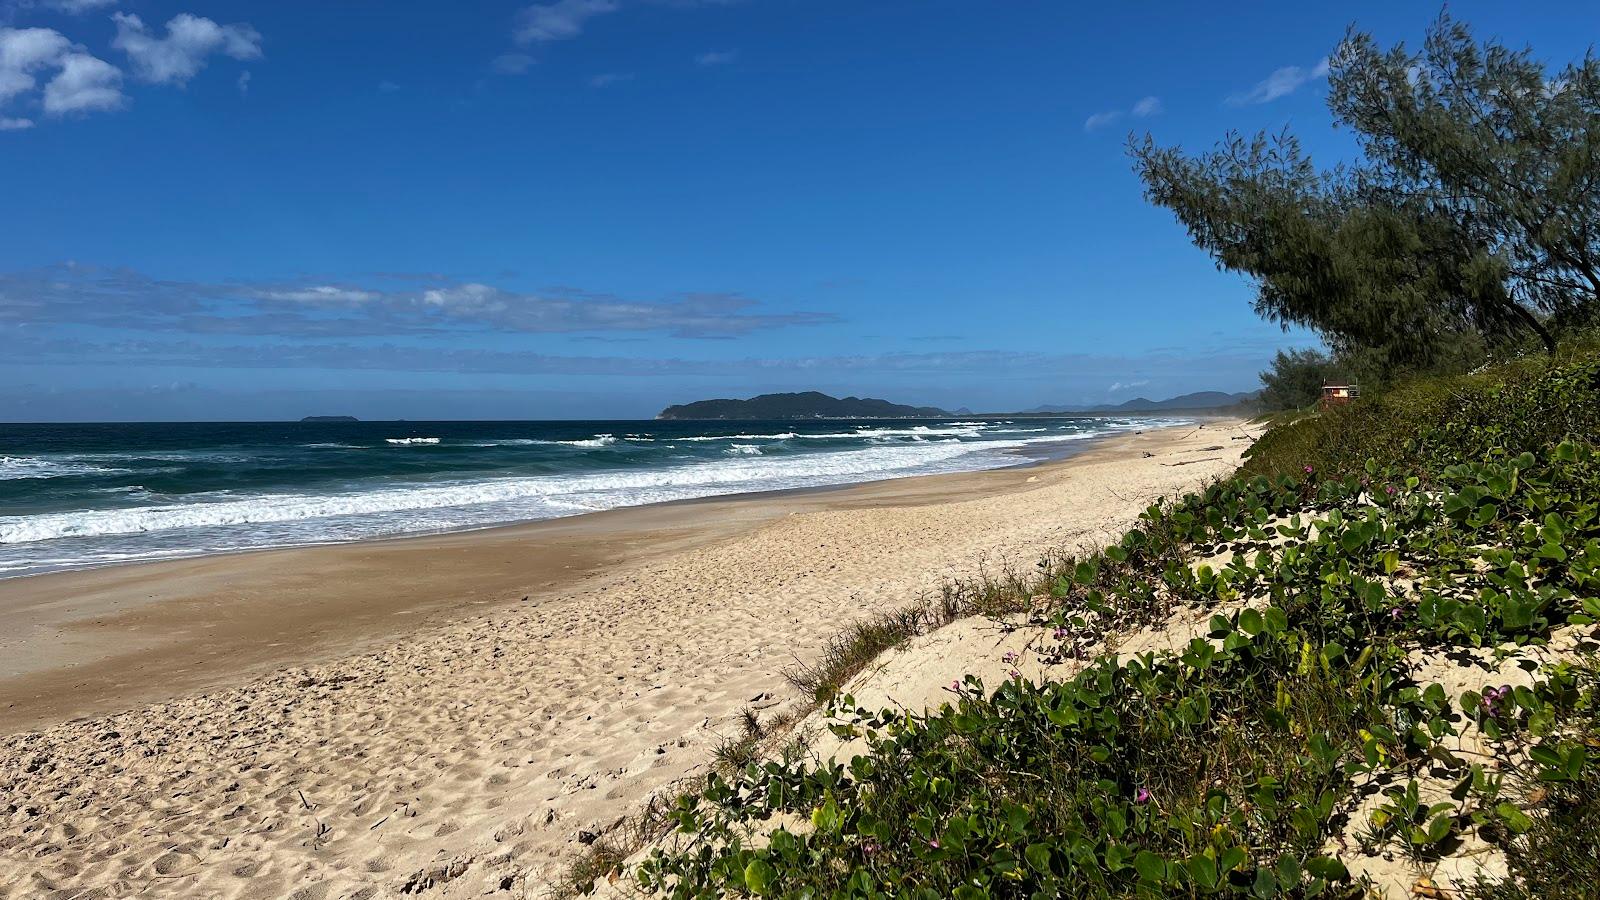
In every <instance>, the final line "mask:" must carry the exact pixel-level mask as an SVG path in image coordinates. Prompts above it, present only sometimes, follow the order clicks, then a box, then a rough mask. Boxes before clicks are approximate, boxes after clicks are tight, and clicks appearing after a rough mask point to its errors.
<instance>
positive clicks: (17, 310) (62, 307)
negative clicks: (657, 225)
mask: <svg viewBox="0 0 1600 900" xmlns="http://www.w3.org/2000/svg"><path fill="white" fill-rule="evenodd" d="M836 320H837V319H836V317H835V316H833V315H831V314H828V313H819V312H804V311H800V312H768V311H765V310H763V309H762V308H761V304H760V303H759V302H758V301H756V300H754V299H752V298H750V297H746V296H744V295H742V294H738V293H727V292H699V293H685V294H677V295H674V296H670V297H667V298H665V299H656V300H635V299H631V298H623V297H618V296H615V295H611V294H603V293H595V292H589V291H582V290H576V289H572V288H553V289H548V290H545V291H541V292H538V293H530V292H521V291H511V290H505V289H502V288H499V287H496V286H493V285H489V284H483V283H480V282H448V283H435V284H433V285H430V286H426V287H418V288H412V289H404V290H380V289H373V288H369V287H366V286H363V285H359V284H351V283H337V282H317V281H299V282H289V283H276V284H274V283H262V282H245V281H239V282H231V283H221V284H207V283H201V282H188V281H174V280H161V279H155V278H151V277H149V276H147V275H144V274H141V273H139V272H135V271H131V270H127V269H101V268H95V267H90V266H82V265H61V266H52V267H48V268H44V269H36V270H30V271H23V272H15V273H9V274H0V328H3V327H4V326H7V325H12V326H19V327H20V326H25V327H27V328H29V329H34V328H38V327H40V326H74V325H77V326H95V327H101V328H120V329H128V330H134V331H148V332H164V333H174V334H192V335H219V334H234V335H250V336H273V335H276V336H283V337H301V338H303V337H339V336H364V337H382V336H394V337H399V336H407V335H442V334H488V333H506V332H521V333H528V334H536V333H545V334H558V333H573V334H576V333H584V332H589V333H656V334H666V335H670V336H674V337H683V338H730V337H738V336H740V335H744V334H749V333H751V332H756V331H765V330H771V329H776V328H787V327H792V326H801V325H818V324H825V323H829V322H833V321H836Z"/></svg>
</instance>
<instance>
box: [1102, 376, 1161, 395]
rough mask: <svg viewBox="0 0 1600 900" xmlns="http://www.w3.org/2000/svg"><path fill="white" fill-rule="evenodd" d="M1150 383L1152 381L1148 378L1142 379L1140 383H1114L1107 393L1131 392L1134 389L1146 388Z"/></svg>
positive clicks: (1107, 389)
mask: <svg viewBox="0 0 1600 900" xmlns="http://www.w3.org/2000/svg"><path fill="white" fill-rule="evenodd" d="M1149 383H1150V379H1148V378H1142V379H1140V380H1138V381H1114V382H1112V383H1111V387H1108V388H1106V392H1107V393H1111V394H1115V393H1116V392H1118V391H1131V390H1133V389H1134V388H1141V387H1144V386H1145V385H1147V384H1149Z"/></svg>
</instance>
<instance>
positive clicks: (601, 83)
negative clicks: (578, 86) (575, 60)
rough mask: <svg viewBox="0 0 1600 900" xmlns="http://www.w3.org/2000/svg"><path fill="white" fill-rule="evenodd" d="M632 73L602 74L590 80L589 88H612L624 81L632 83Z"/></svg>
mask: <svg viewBox="0 0 1600 900" xmlns="http://www.w3.org/2000/svg"><path fill="white" fill-rule="evenodd" d="M632 80H633V73H632V72H602V73H600V74H599V75H596V76H594V77H593V78H590V79H589V86H590V87H593V88H603V87H610V86H612V85H613V84H617V83H619V82H623V81H632Z"/></svg>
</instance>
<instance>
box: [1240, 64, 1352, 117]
mask: <svg viewBox="0 0 1600 900" xmlns="http://www.w3.org/2000/svg"><path fill="white" fill-rule="evenodd" d="M1326 77H1328V58H1327V57H1326V56H1324V57H1323V58H1322V59H1320V60H1318V61H1317V64H1316V65H1314V66H1312V67H1311V68H1309V69H1305V68H1301V67H1300V66H1284V67H1283V68H1281V69H1278V70H1277V71H1275V72H1273V73H1272V74H1271V75H1268V76H1267V77H1266V78H1264V79H1262V80H1261V81H1260V82H1257V83H1256V86H1255V87H1252V88H1251V89H1250V90H1248V91H1240V92H1238V93H1235V94H1230V95H1229V96H1228V103H1229V105H1231V106H1249V105H1252V104H1257V103H1271V102H1272V101H1274V100H1277V99H1278V98H1279V97H1287V96H1289V95H1290V94H1292V93H1294V92H1295V91H1298V90H1300V88H1302V87H1304V86H1305V85H1306V84H1308V83H1310V82H1312V81H1316V80H1318V79H1321V78H1326Z"/></svg>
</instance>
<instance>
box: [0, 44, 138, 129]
mask: <svg viewBox="0 0 1600 900" xmlns="http://www.w3.org/2000/svg"><path fill="white" fill-rule="evenodd" d="M50 69H54V70H55V75H54V77H52V78H51V79H50V81H49V83H47V84H46V85H45V87H44V92H43V94H42V95H41V102H42V104H43V106H44V111H45V112H46V113H47V114H49V115H52V116H62V115H67V114H69V113H80V112H93V111H96V110H107V109H117V108H118V107H120V106H122V104H123V102H124V101H125V100H126V99H127V98H125V97H124V96H123V94H122V72H121V71H120V70H118V69H117V67H116V66H113V65H111V64H110V63H108V62H106V61H104V60H102V59H98V58H96V57H94V56H91V55H89V54H88V53H87V52H85V51H84V50H83V48H81V47H78V46H75V45H74V44H73V43H72V42H71V41H69V40H67V38H66V37H65V36H63V35H62V34H61V33H60V32H58V31H55V30H54V29H50V28H0V104H4V103H7V102H9V101H11V100H14V99H16V98H17V97H19V96H22V95H25V94H31V93H32V91H33V90H34V88H36V87H37V86H38V76H39V75H40V74H41V73H42V72H45V71H48V70H50ZM33 124H34V122H33V120H32V119H29V118H24V117H19V116H5V117H0V131H21V130H23V129H25V128H32V127H33Z"/></svg>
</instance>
